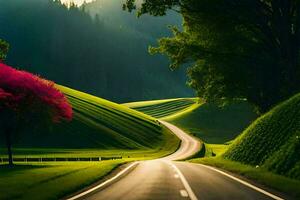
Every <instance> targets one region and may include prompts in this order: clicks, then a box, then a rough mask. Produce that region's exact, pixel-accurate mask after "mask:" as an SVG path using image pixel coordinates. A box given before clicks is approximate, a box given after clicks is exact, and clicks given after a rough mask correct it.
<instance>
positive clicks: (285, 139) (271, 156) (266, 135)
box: [223, 94, 300, 180]
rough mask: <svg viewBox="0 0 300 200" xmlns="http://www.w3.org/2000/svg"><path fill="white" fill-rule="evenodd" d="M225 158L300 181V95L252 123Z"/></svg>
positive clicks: (226, 153) (236, 140)
mask: <svg viewBox="0 0 300 200" xmlns="http://www.w3.org/2000/svg"><path fill="white" fill-rule="evenodd" d="M223 157H225V158H226V159H230V160H234V161H238V162H242V163H245V164H250V165H254V166H255V165H258V166H260V167H262V168H263V169H267V170H269V171H272V172H275V173H278V174H282V175H285V176H288V177H291V178H295V179H298V180H300V94H298V95H296V96H294V97H292V98H291V99H289V100H287V101H285V102H283V103H281V104H279V105H278V106H276V107H275V108H273V109H272V110H271V111H269V112H268V113H266V114H265V115H263V116H261V117H260V118H259V119H257V120H256V121H255V122H254V123H252V124H251V125H250V126H249V127H248V128H247V129H246V130H245V131H244V132H243V133H242V134H241V135H240V136H239V137H238V138H236V139H235V141H234V142H233V144H232V145H231V146H230V148H229V149H228V151H227V152H225V154H224V155H223Z"/></svg>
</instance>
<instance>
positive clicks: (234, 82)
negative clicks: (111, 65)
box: [124, 0, 300, 112]
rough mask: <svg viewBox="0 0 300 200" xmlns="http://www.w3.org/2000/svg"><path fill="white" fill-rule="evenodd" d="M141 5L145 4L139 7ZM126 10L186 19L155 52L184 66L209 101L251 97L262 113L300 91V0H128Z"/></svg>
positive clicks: (172, 63) (191, 81)
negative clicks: (172, 14) (173, 14)
mask: <svg viewBox="0 0 300 200" xmlns="http://www.w3.org/2000/svg"><path fill="white" fill-rule="evenodd" d="M136 3H139V5H138V6H137V5H136ZM124 9H127V10H129V11H132V10H134V9H138V14H139V15H142V14H145V13H149V14H151V15H155V16H162V15H165V14H166V12H167V10H169V9H172V10H175V11H176V12H180V13H181V14H182V16H183V18H184V30H182V31H181V30H178V29H176V28H173V33H174V37H172V38H162V39H160V40H159V46H158V47H156V48H151V49H150V51H151V52H152V53H157V52H159V53H162V54H166V55H167V56H168V57H169V58H170V60H171V68H173V69H175V68H178V67H179V66H181V65H183V64H188V65H191V67H190V68H189V70H188V75H189V77H190V86H191V87H192V88H194V89H195V90H196V91H197V92H198V94H199V96H201V97H203V98H205V99H206V100H207V101H215V100H218V99H220V98H224V97H225V98H227V99H231V98H247V99H248V101H249V102H251V103H253V104H254V105H256V106H257V108H259V110H260V111H261V112H264V111H266V110H268V109H269V108H270V107H271V106H273V105H274V104H276V103H278V102H279V101H282V100H283V99H285V98H287V97H289V96H291V95H292V94H294V93H297V92H299V91H300V77H299V75H300V51H299V49H300V48H299V47H300V1H299V0H144V1H142V3H141V4H140V1H139V2H135V0H127V2H126V4H125V5H124Z"/></svg>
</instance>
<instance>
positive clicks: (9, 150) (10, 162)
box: [5, 129, 14, 166]
mask: <svg viewBox="0 0 300 200" xmlns="http://www.w3.org/2000/svg"><path fill="white" fill-rule="evenodd" d="M11 137H12V136H11V131H10V130H9V129H6V130H5V138H6V147H7V154H8V165H9V166H13V165H14V163H13V156H12V140H11Z"/></svg>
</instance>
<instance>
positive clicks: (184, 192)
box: [179, 190, 189, 197]
mask: <svg viewBox="0 0 300 200" xmlns="http://www.w3.org/2000/svg"><path fill="white" fill-rule="evenodd" d="M179 192H180V195H181V196H182V197H188V196H189V194H188V193H187V191H186V190H180V191H179Z"/></svg>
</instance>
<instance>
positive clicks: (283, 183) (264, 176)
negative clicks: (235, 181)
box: [189, 157, 300, 199]
mask: <svg viewBox="0 0 300 200" xmlns="http://www.w3.org/2000/svg"><path fill="white" fill-rule="evenodd" d="M189 162H193V163H201V164H205V165H210V166H213V167H217V168H220V169H223V170H226V171H229V172H233V173H235V174H239V175H241V176H244V177H246V178H248V179H249V180H253V181H255V182H258V183H260V184H262V185H264V186H267V187H269V188H273V189H275V190H277V191H280V192H283V193H285V194H287V195H289V196H292V197H294V198H296V199H299V198H300V181H299V180H295V179H290V178H287V177H285V176H281V175H277V174H274V173H272V172H270V171H267V170H266V169H263V168H261V167H258V168H256V167H253V166H250V165H245V164H241V163H239V162H234V161H230V160H226V159H223V158H222V157H208V158H197V159H192V160H189Z"/></svg>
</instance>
